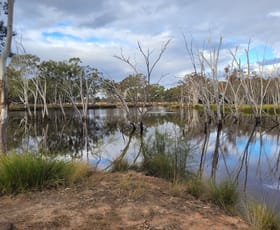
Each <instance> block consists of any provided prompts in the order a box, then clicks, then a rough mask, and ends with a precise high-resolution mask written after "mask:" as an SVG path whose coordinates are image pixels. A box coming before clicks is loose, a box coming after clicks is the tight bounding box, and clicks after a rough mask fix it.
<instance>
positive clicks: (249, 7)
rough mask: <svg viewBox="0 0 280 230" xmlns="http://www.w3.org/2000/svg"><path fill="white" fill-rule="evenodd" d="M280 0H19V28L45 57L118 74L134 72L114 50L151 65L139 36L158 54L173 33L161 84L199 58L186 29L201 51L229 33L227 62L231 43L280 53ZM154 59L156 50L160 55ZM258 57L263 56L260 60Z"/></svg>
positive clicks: (27, 46)
mask: <svg viewBox="0 0 280 230" xmlns="http://www.w3.org/2000/svg"><path fill="white" fill-rule="evenodd" d="M277 9H279V2H278V0H269V1H266V2H263V1H255V0H247V1H243V0H236V1H235V2H234V4H232V2H231V1H229V0H213V1H203V0H197V1H193V0H174V1H165V0H154V1H149V0H142V1H131V0H119V1H114V0H102V1H100V0H83V1H74V0H68V1H57V0H28V1H21V0H19V1H16V4H15V30H16V31H17V33H18V34H19V36H18V39H19V38H20V37H22V43H23V45H24V47H25V49H26V50H27V52H30V53H33V54H36V55H38V56H40V57H42V58H43V59H54V60H57V59H60V60H61V59H62V60H64V59H67V58H69V57H71V56H72V55H73V56H79V57H81V58H82V60H83V61H84V62H85V63H86V64H90V65H93V66H94V67H97V68H98V69H101V70H102V71H104V72H105V71H106V72H108V73H109V74H110V75H112V76H113V77H114V78H116V79H121V78H124V77H125V76H126V75H127V74H129V73H131V72H132V70H131V69H130V68H129V67H128V66H126V65H125V64H124V63H121V62H119V61H118V60H116V59H115V58H113V56H114V55H117V54H120V50H121V49H122V50H123V52H124V54H125V55H127V56H129V57H130V58H131V59H133V60H135V61H136V63H137V65H138V66H139V68H140V69H141V71H145V66H144V62H143V57H141V55H140V54H139V51H137V41H140V42H141V44H142V45H143V48H144V50H147V49H150V50H153V55H156V54H157V52H158V50H159V49H160V47H161V45H162V43H163V42H164V41H166V40H167V39H170V38H172V42H171V44H170V45H169V47H168V49H167V51H166V53H165V55H164V56H163V58H162V60H161V62H160V63H159V64H158V66H157V68H156V69H155V72H154V75H153V79H154V81H155V82H156V81H157V80H158V79H160V77H161V76H162V75H165V74H167V73H168V74H169V75H168V77H166V78H165V80H164V83H165V84H171V82H173V83H172V84H174V82H176V81H177V77H178V76H181V75H183V72H188V71H189V72H191V71H192V64H191V62H190V60H189V57H188V55H187V52H186V50H185V47H184V39H183V36H182V34H185V35H186V37H187V39H188V41H190V40H191V39H193V48H194V50H195V51H198V50H204V49H206V47H207V46H208V38H211V40H212V41H211V45H210V46H208V48H207V49H208V50H211V49H214V48H217V45H218V42H219V37H220V36H222V37H223V45H222V50H221V58H220V65H221V69H222V70H223V68H224V66H225V65H227V64H229V63H230V62H231V56H230V55H229V51H228V50H229V49H231V50H234V49H235V47H236V46H238V47H239V50H240V51H239V53H238V55H241V54H242V53H244V48H245V47H246V46H247V43H248V41H249V40H250V39H251V40H252V44H253V45H254V46H259V47H262V46H265V45H267V44H269V46H270V47H273V52H274V55H275V57H267V58H266V59H267V60H270V59H271V60H272V59H273V58H276V57H277V55H278V54H280V42H279V41H280V35H279V34H278V33H277V32H276V31H278V29H279V20H278V18H279V15H280V11H279V10H277ZM153 57H154V56H153ZM256 61H258V60H256Z"/></svg>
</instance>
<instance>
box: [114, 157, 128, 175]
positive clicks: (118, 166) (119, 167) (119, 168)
mask: <svg viewBox="0 0 280 230" xmlns="http://www.w3.org/2000/svg"><path fill="white" fill-rule="evenodd" d="M129 169H130V166H129V163H128V160H127V159H125V158H121V159H119V158H117V159H115V160H114V161H113V162H112V165H111V168H110V172H126V171H128V170H129Z"/></svg>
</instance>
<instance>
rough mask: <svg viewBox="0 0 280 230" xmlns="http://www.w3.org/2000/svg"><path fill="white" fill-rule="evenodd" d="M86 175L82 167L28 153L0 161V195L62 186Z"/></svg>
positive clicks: (4, 157) (86, 169) (85, 167)
mask: <svg viewBox="0 0 280 230" xmlns="http://www.w3.org/2000/svg"><path fill="white" fill-rule="evenodd" d="M86 172H88V167H87V166H86V165H85V164H77V163H73V162H66V161H62V160H55V159H48V158H44V157H41V156H39V155H34V154H31V153H24V154H9V155H5V156H1V158H0V194H11V193H19V192H24V191H27V190H33V189H35V190H36V189H43V188H51V187H57V186H61V185H63V186H66V185H69V184H71V183H74V182H76V181H77V180H79V179H80V178H81V177H83V176H84V175H85V174H86Z"/></svg>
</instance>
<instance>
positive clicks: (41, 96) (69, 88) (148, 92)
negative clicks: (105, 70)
mask: <svg viewBox="0 0 280 230" xmlns="http://www.w3.org/2000/svg"><path fill="white" fill-rule="evenodd" d="M7 73H8V83H9V95H8V97H9V103H21V104H23V105H24V108H25V109H26V111H27V113H28V115H30V116H35V117H36V116H37V113H38V111H37V108H38V107H39V106H40V108H42V109H41V110H40V113H41V115H42V116H43V117H46V116H48V113H49V111H48V109H49V108H48V107H49V105H50V104H55V105H57V106H59V107H60V108H61V111H62V112H63V114H65V112H64V107H65V104H70V105H71V106H72V107H73V109H75V111H76V112H77V113H78V114H79V115H80V116H81V117H82V118H84V119H85V118H86V117H87V110H88V105H89V104H94V103H95V102H96V101H104V102H110V103H116V102H121V103H122V104H124V105H126V104H127V103H130V104H134V105H135V106H139V104H141V103H142V104H141V105H143V102H144V103H147V102H181V103H182V104H192V105H193V104H202V105H203V106H204V109H205V111H206V113H207V112H208V113H209V114H210V113H211V111H210V110H211V108H210V105H212V104H216V105H217V106H218V107H219V109H221V106H224V105H226V104H227V105H229V104H230V105H232V106H231V107H230V108H231V109H232V110H233V111H232V112H233V113H235V115H236V116H238V113H239V108H240V106H241V105H244V104H247V105H250V106H251V107H252V109H253V111H254V112H255V113H256V114H260V113H261V110H260V106H262V105H263V104H274V105H279V103H280V76H265V75H259V74H256V73H250V74H247V73H246V72H245V71H244V70H241V69H238V68H231V69H230V68H225V72H224V78H223V79H224V80H220V79H218V78H216V77H215V78H214V77H213V75H207V74H206V72H200V73H197V72H194V73H191V74H187V75H186V76H185V77H184V78H183V79H182V80H181V81H180V82H178V85H177V86H175V87H173V88H170V89H165V88H164V86H162V85H159V84H151V83H149V82H148V81H147V78H146V76H145V75H143V74H139V73H137V74H135V75H129V76H127V77H126V78H124V79H123V80H122V81H120V82H115V81H113V80H112V79H109V78H106V77H104V76H103V75H102V73H100V72H99V71H98V70H97V69H96V68H94V67H91V66H85V65H83V63H82V61H81V60H80V59H79V58H70V59H69V60H67V61H53V60H49V61H41V60H40V58H39V57H37V56H35V55H30V54H24V55H15V56H13V57H12V59H11V62H10V64H9V66H8V68H7ZM78 106H79V107H78ZM80 107H81V108H82V109H80Z"/></svg>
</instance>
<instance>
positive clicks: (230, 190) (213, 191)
mask: <svg viewBox="0 0 280 230" xmlns="http://www.w3.org/2000/svg"><path fill="white" fill-rule="evenodd" d="M208 195H209V199H210V200H211V201H212V202H213V203H215V204H217V205H219V206H220V207H222V208H224V209H225V210H227V211H230V212H231V213H232V212H233V209H234V206H235V205H236V203H237V201H238V192H237V190H236V184H235V183H232V182H230V181H228V180H225V181H223V182H221V183H220V184H217V183H215V182H214V181H213V180H210V182H209V194H208Z"/></svg>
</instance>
